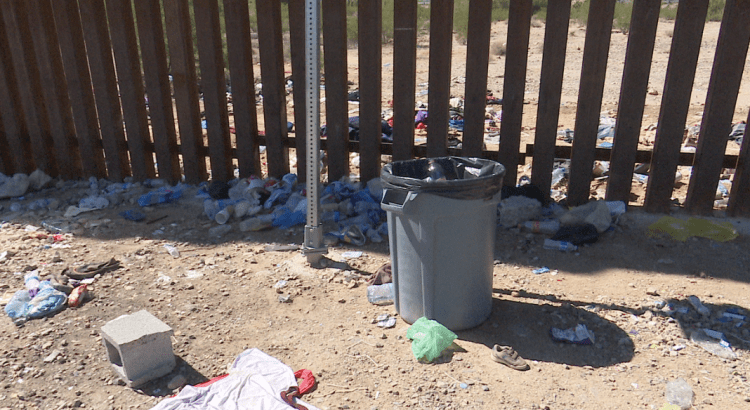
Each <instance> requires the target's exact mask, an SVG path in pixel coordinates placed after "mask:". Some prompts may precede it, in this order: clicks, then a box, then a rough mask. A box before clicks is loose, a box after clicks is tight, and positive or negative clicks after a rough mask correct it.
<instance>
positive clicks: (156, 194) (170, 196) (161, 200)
mask: <svg viewBox="0 0 750 410" xmlns="http://www.w3.org/2000/svg"><path fill="white" fill-rule="evenodd" d="M182 192H183V187H182V186H181V185H177V186H175V187H174V188H170V187H161V188H159V189H157V190H155V191H151V192H149V193H147V194H145V195H142V196H141V197H140V198H138V205H140V206H151V205H156V204H165V203H170V202H174V201H176V200H178V199H180V198H181V197H182Z"/></svg>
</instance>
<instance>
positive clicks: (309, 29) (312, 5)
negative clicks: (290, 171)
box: [303, 0, 328, 266]
mask: <svg viewBox="0 0 750 410" xmlns="http://www.w3.org/2000/svg"><path fill="white" fill-rule="evenodd" d="M319 16H320V1H319V0H305V85H306V88H307V90H306V94H305V113H306V114H307V115H306V127H307V128H306V131H307V133H306V134H307V224H306V225H305V243H304V246H303V252H304V253H305V255H307V260H308V262H309V263H310V264H311V265H314V266H317V265H320V264H321V259H322V255H323V254H324V253H326V252H327V251H328V249H327V248H326V247H324V246H323V232H322V228H321V226H320V209H319V205H320V191H319V189H318V187H319V185H320V160H319V155H320V65H319V62H318V55H319V53H320V33H319V27H320V23H319V21H320V18H319Z"/></svg>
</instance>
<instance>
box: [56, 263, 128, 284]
mask: <svg viewBox="0 0 750 410" xmlns="http://www.w3.org/2000/svg"><path fill="white" fill-rule="evenodd" d="M119 267H120V262H119V261H117V260H116V259H115V258H112V259H110V260H109V261H107V262H98V263H89V264H86V265H83V266H79V267H77V268H75V269H73V270H72V271H71V270H69V269H68V270H67V271H66V272H65V274H66V275H67V276H68V277H69V278H71V279H78V280H81V279H88V278H93V277H94V276H96V275H99V274H102V273H105V272H109V271H112V270H115V269H118V268H119Z"/></svg>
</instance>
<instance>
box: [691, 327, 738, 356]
mask: <svg viewBox="0 0 750 410" xmlns="http://www.w3.org/2000/svg"><path fill="white" fill-rule="evenodd" d="M707 331H708V332H707ZM709 333H711V330H710V329H698V330H695V331H693V332H692V333H691V334H690V341H691V342H693V343H695V344H697V345H698V346H700V347H702V348H703V349H704V350H705V351H707V352H709V353H711V354H712V355H714V356H718V357H721V358H722V359H727V360H737V354H736V353H734V351H732V347H731V346H730V345H729V343H728V342H727V341H726V340H724V339H723V335H722V334H721V333H719V335H717V336H719V337H717V338H714V337H711V335H709ZM717 333H718V332H717Z"/></svg>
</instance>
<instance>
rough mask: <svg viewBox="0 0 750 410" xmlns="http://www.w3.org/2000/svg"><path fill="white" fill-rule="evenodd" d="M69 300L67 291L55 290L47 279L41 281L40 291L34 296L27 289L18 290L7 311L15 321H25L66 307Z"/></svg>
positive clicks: (7, 306)
mask: <svg viewBox="0 0 750 410" xmlns="http://www.w3.org/2000/svg"><path fill="white" fill-rule="evenodd" d="M67 300H68V296H67V295H66V294H65V293H63V292H60V291H58V290H55V288H54V287H52V284H51V283H50V282H49V281H48V280H45V281H42V282H40V283H39V291H38V292H37V293H36V295H35V296H34V297H32V296H31V295H30V292H29V290H27V289H23V290H19V291H18V292H16V293H15V294H14V295H13V297H12V298H11V300H10V302H8V304H7V305H5V313H6V314H7V315H8V316H9V317H10V318H11V319H12V320H13V321H14V322H18V321H20V322H23V321H26V320H29V319H36V318H40V317H44V316H47V315H49V314H52V313H55V312H58V311H60V310H62V309H64V308H65V302H66V301H67Z"/></svg>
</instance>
